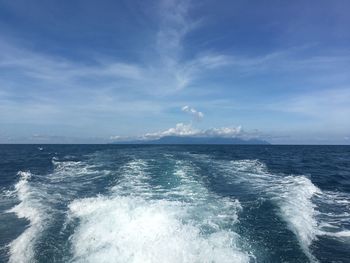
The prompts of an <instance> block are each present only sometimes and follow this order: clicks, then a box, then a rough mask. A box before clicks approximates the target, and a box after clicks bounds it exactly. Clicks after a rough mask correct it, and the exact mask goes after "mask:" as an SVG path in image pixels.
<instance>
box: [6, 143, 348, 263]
mask: <svg viewBox="0 0 350 263" xmlns="http://www.w3.org/2000/svg"><path fill="white" fill-rule="evenodd" d="M0 190H1V196H0V261H1V262H220V263H221V262H223V263H224V262H350V147H348V146H265V145H263V146H204V145H202V146H200V145H197V146H128V145H124V146H120V145H44V146H40V145H0Z"/></svg>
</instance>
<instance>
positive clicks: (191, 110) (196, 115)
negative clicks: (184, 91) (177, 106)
mask: <svg viewBox="0 0 350 263" xmlns="http://www.w3.org/2000/svg"><path fill="white" fill-rule="evenodd" d="M181 110H182V111H183V112H186V113H188V114H190V115H191V116H192V117H193V118H194V119H195V120H201V119H203V117H204V114H203V113H202V112H200V111H197V110H196V109H195V108H191V107H190V106H187V105H186V106H183V107H182V108H181Z"/></svg>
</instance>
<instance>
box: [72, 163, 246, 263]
mask: <svg viewBox="0 0 350 263" xmlns="http://www.w3.org/2000/svg"><path fill="white" fill-rule="evenodd" d="M151 169H152V167H150V164H149V163H148V162H147V161H146V160H140V159H136V160H133V161H131V162H129V163H128V164H126V165H125V166H124V167H123V168H122V169H121V172H122V174H121V178H119V180H118V181H117V184H116V185H115V186H114V187H113V188H112V189H111V192H110V195H109V196H97V197H94V198H85V199H77V200H74V201H73V202H72V203H71V204H70V205H69V211H70V217H71V219H72V220H73V219H78V220H79V225H78V227H77V228H76V230H75V232H74V234H73V235H72V237H71V242H72V247H73V254H74V258H73V260H72V261H73V262H96V261H98V262H110V260H111V259H113V260H115V261H116V262H250V260H251V258H252V256H251V255H249V253H247V252H244V251H242V249H240V248H239V246H238V243H239V236H238V234H236V233H235V232H234V231H233V230H232V229H229V228H226V227H224V226H225V224H226V223H227V222H229V223H230V224H233V223H234V222H236V221H237V213H238V212H239V210H240V209H241V206H240V204H239V202H238V200H230V199H225V198H222V197H219V196H217V195H215V194H213V193H210V192H209V191H208V190H207V189H206V188H205V186H204V185H203V184H202V183H201V182H200V181H199V180H198V178H196V174H195V171H194V168H193V167H192V165H191V164H189V163H187V162H185V161H176V162H175V163H174V165H173V172H172V173H171V174H167V176H166V177H164V178H163V181H162V180H160V181H159V182H158V183H154V181H152V172H151Z"/></svg>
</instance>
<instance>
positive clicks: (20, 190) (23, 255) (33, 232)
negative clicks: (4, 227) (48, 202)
mask: <svg viewBox="0 0 350 263" xmlns="http://www.w3.org/2000/svg"><path fill="white" fill-rule="evenodd" d="M18 175H19V176H20V180H19V181H18V182H17V183H16V185H15V191H14V193H15V194H16V195H17V198H18V200H19V201H20V203H19V204H18V205H16V206H14V207H13V208H11V209H10V210H8V211H7V212H11V213H15V214H16V215H17V217H18V218H25V219H27V220H29V227H28V228H27V229H26V230H25V231H24V232H23V233H22V234H21V235H20V236H19V237H17V238H16V239H15V240H13V241H12V242H11V243H10V244H9V251H10V259H9V262H32V261H33V259H34V247H35V244H36V240H37V238H38V236H40V234H41V233H42V231H43V229H44V228H45V226H46V221H47V217H46V212H45V210H46V208H45V207H44V206H43V205H42V204H41V203H40V201H39V199H40V194H41V193H40V192H39V191H38V189H35V188H33V187H32V185H31V184H30V182H29V180H30V178H31V177H32V174H31V173H30V172H22V171H20V172H18Z"/></svg>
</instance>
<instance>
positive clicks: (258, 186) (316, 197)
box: [222, 160, 350, 261]
mask: <svg viewBox="0 0 350 263" xmlns="http://www.w3.org/2000/svg"><path fill="white" fill-rule="evenodd" d="M222 167H225V169H226V171H229V173H228V174H227V175H228V176H234V178H235V181H238V182H241V183H245V184H247V185H248V187H251V188H254V189H255V190H257V191H259V192H261V193H263V194H265V195H266V196H268V197H270V199H271V200H273V201H274V202H275V203H276V204H277V205H278V207H279V211H280V215H281V217H282V218H283V220H285V222H287V224H288V227H289V229H290V230H291V231H292V232H293V233H294V234H295V236H296V237H297V238H298V241H299V243H300V246H301V248H302V249H303V251H304V252H305V254H306V255H307V256H308V257H309V259H310V260H311V261H317V259H316V258H315V257H314V256H313V255H312V253H311V252H310V249H309V247H310V245H311V244H312V242H313V241H315V240H317V236H320V235H327V236H332V237H341V238H346V237H349V233H350V232H349V231H348V230H347V229H344V228H343V227H342V225H341V220H342V219H345V220H346V221H347V222H349V219H350V217H349V213H347V211H349V205H348V204H349V203H348V201H349V200H350V199H349V197H348V195H346V196H344V195H345V194H339V193H334V192H328V193H324V192H322V191H321V190H320V189H319V188H318V187H317V186H315V185H314V184H313V183H312V182H311V180H310V179H309V178H307V177H305V176H279V175H274V174H271V173H269V172H268V170H267V167H266V166H265V165H264V164H263V163H261V162H259V161H257V160H239V161H231V162H230V164H229V166H227V163H226V165H225V164H224V165H222ZM336 205H338V206H342V207H341V209H337V210H336V211H335V212H334V213H326V212H325V211H321V210H322V209H321V207H323V208H324V209H326V210H329V209H331V208H332V207H335V206H336ZM338 208H339V207H338ZM339 211H342V212H339ZM344 211H345V213H343V212H344Z"/></svg>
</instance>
